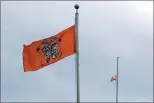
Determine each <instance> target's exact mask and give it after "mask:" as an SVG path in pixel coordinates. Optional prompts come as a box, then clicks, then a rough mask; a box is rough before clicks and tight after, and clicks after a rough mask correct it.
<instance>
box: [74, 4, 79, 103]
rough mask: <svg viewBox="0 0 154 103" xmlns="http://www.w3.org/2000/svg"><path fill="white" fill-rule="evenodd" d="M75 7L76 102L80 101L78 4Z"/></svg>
mask: <svg viewBox="0 0 154 103" xmlns="http://www.w3.org/2000/svg"><path fill="white" fill-rule="evenodd" d="M74 8H75V9H76V13H75V35H76V93H77V103H80V87H79V79H80V78H79V42H78V41H79V38H78V16H79V13H78V9H79V5H78V4H76V5H75V6H74Z"/></svg>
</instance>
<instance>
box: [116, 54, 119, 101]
mask: <svg viewBox="0 0 154 103" xmlns="http://www.w3.org/2000/svg"><path fill="white" fill-rule="evenodd" d="M118 59H119V57H117V81H116V103H118V72H119V70H118Z"/></svg>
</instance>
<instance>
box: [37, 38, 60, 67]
mask: <svg viewBox="0 0 154 103" xmlns="http://www.w3.org/2000/svg"><path fill="white" fill-rule="evenodd" d="M60 42H61V39H60V38H57V37H54V36H52V37H51V38H50V41H49V42H48V40H47V39H44V40H43V41H42V42H41V43H40V44H39V46H38V47H37V49H36V50H37V52H38V53H39V54H40V56H41V64H42V54H43V57H44V58H45V60H46V62H47V63H49V62H50V60H51V58H52V59H55V58H57V57H58V56H59V55H61V54H62V52H61V49H60V46H59V44H60Z"/></svg>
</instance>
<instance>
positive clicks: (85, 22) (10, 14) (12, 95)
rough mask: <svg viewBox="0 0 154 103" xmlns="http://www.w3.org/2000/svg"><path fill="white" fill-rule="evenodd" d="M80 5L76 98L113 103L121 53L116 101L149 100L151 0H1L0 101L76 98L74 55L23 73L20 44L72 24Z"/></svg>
mask: <svg viewBox="0 0 154 103" xmlns="http://www.w3.org/2000/svg"><path fill="white" fill-rule="evenodd" d="M76 3H78V4H79V5H80V9H79V46H80V47H79V49H80V98H81V101H82V102H114V101H115V88H116V84H115V83H111V82H109V81H110V78H111V76H113V75H115V74H116V57H117V56H119V57H120V59H119V101H120V102H124V101H125V102H129V101H133V102H135V101H138V102H152V101H153V78H152V77H153V2H152V1H147V2H143V1H127V2H126V1H109V2H107V1H99V2H98V1H95V2H94V1H84V2H81V1H59V2H57V1H22V2H20V1H2V2H1V6H2V7H1V50H2V51H1V56H2V59H1V61H2V62H1V64H2V66H1V99H2V101H3V102H13V101H14V102H29V101H30V102H34V101H35V102H75V101H76V94H75V93H76V91H75V55H72V56H69V57H67V58H65V59H63V60H61V61H59V62H57V63H55V64H53V65H49V66H47V67H44V68H42V69H40V70H38V71H36V72H26V73H25V72H24V71H23V65H22V63H23V61H22V50H23V44H30V43H31V42H33V41H36V40H39V39H43V38H46V37H50V36H52V35H54V34H56V33H58V32H60V31H62V30H64V29H66V28H68V27H69V26H71V25H73V24H74V16H75V9H74V4H76Z"/></svg>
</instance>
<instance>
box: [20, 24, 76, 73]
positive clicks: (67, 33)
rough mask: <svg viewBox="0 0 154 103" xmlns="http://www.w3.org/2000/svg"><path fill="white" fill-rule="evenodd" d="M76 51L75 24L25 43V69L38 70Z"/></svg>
mask: <svg viewBox="0 0 154 103" xmlns="http://www.w3.org/2000/svg"><path fill="white" fill-rule="evenodd" d="M74 53H75V26H74V25H73V26H71V27H69V28H67V29H65V30H63V31H61V32H60V33H58V34H56V35H54V36H51V37H49V38H46V39H42V40H39V41H35V42H33V43H32V44H31V45H27V46H25V45H24V48H23V66H24V71H25V72H27V71H36V70H38V69H41V68H43V67H45V66H47V65H49V64H53V63H55V62H57V61H59V60H61V59H63V58H65V57H67V56H70V55H72V54H74Z"/></svg>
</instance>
